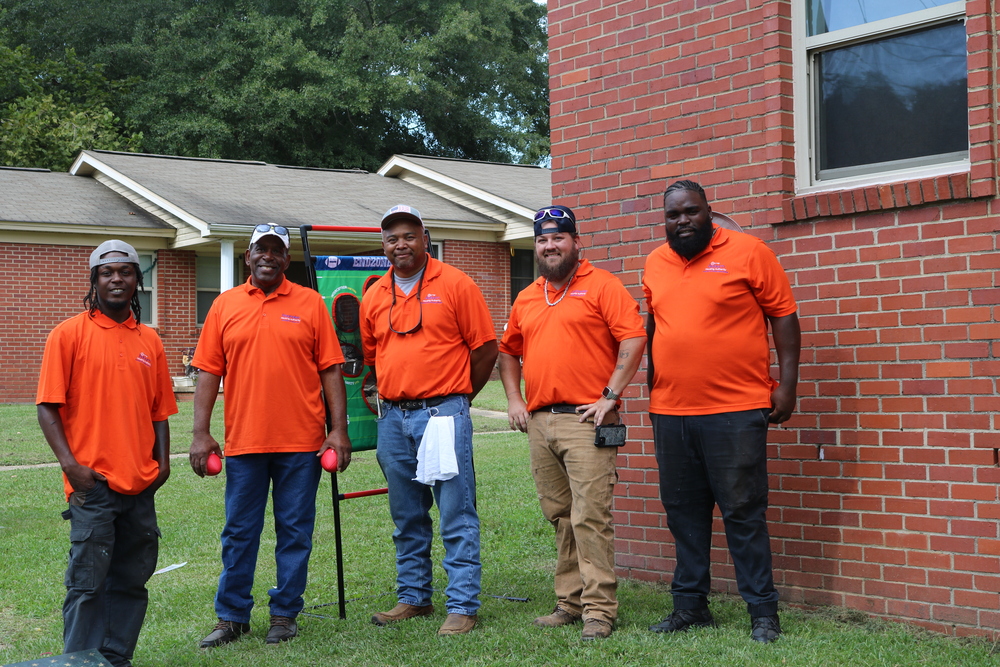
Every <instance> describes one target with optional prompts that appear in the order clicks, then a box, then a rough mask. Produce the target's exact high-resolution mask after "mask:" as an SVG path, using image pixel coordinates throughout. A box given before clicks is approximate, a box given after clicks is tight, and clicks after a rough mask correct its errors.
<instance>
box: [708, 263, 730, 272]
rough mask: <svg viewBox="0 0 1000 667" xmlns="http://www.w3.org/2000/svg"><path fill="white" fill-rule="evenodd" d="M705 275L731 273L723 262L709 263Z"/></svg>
mask: <svg viewBox="0 0 1000 667" xmlns="http://www.w3.org/2000/svg"><path fill="white" fill-rule="evenodd" d="M704 272H705V273H729V270H728V269H727V268H726V265H725V264H723V263H721V262H709V263H708V266H707V267H706V268H705V271H704Z"/></svg>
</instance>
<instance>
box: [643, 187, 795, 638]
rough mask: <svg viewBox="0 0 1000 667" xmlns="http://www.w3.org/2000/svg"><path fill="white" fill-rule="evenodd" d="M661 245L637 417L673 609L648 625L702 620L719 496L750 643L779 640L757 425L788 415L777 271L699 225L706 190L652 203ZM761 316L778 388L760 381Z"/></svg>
mask: <svg viewBox="0 0 1000 667" xmlns="http://www.w3.org/2000/svg"><path fill="white" fill-rule="evenodd" d="M663 209H664V217H665V220H666V233H667V244H666V245H663V246H660V247H659V248H657V249H656V250H654V251H653V252H652V254H650V256H649V257H648V258H647V260H646V268H645V271H644V275H643V281H642V283H643V291H644V292H645V294H646V302H647V305H648V310H649V319H648V320H647V333H648V335H649V340H650V354H649V362H648V369H649V376H648V379H649V390H650V399H649V411H650V413H651V418H652V422H653V438H654V442H655V446H656V461H657V465H658V467H659V469H660V499H661V500H662V501H663V506H664V508H665V509H666V511H667V526H668V527H669V529H670V533H671V534H672V535H673V537H674V543H675V547H676V568H675V570H674V577H673V581H672V582H671V585H670V588H671V592H672V594H673V600H674V611H673V613H671V614H670V615H669V616H668V617H667V618H666V619H665V620H663V621H662V622H661V623H658V624H656V625H653V626H651V627H650V630H652V631H654V632H679V631H685V630H687V629H688V628H690V627H699V626H714V625H715V620H714V619H713V617H712V614H711V612H710V611H709V609H708V593H709V588H710V583H711V582H710V576H709V569H710V566H711V556H710V549H711V543H712V510H713V507H714V506H715V505H716V504H718V505H719V510H720V511H721V513H722V522H723V525H724V526H725V529H726V540H727V542H728V544H729V552H730V554H731V555H732V558H733V565H734V566H735V569H736V583H737V587H738V588H739V591H740V595H742V596H743V599H744V600H745V601H746V603H747V611H748V612H749V614H750V618H751V637H752V638H753V639H754V640H755V641H758V642H762V643H769V642H772V641H774V640H775V639H777V638H778V636H779V635H780V634H781V625H780V624H779V622H778V592H777V591H776V590H775V588H774V577H773V575H772V570H771V543H770V538H769V536H768V533H767V521H766V516H765V515H766V512H767V428H768V423H774V424H780V423H782V422H784V421H786V420H787V419H788V418H789V417H790V416H791V415H792V412H793V411H794V410H795V386H796V384H797V382H798V366H799V347H800V338H801V336H800V333H799V321H798V317H797V316H796V306H795V299H794V298H793V297H792V291H791V287H790V286H789V283H788V278H787V277H786V276H785V272H784V271H783V270H782V268H781V265H780V264H779V263H778V259H777V258H776V257H775V256H774V253H773V252H772V251H771V250H770V248H768V247H767V246H766V245H765V244H764V243H763V242H762V241H761V240H760V239H758V238H756V237H754V236H751V235H749V234H741V233H739V232H736V231H731V230H728V229H723V228H721V227H718V226H716V225H714V224H713V223H712V209H711V207H710V206H709V205H708V200H707V199H706V197H705V191H704V190H703V189H702V188H701V186H700V185H698V184H697V183H695V182H693V181H678V182H676V183H674V184H672V185H671V186H670V187H668V188H667V190H666V192H665V193H664V200H663ZM768 323H770V325H771V332H772V334H773V336H774V345H775V349H776V351H777V357H778V367H779V375H780V382H778V383H776V382H775V381H774V380H772V379H771V376H770V366H771V363H770V348H769V346H768V341H767V325H768Z"/></svg>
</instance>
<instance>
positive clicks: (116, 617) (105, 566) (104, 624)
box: [63, 481, 160, 667]
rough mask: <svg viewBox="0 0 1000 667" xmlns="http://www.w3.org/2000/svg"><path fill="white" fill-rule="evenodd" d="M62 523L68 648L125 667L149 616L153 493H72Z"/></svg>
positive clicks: (104, 486) (99, 489)
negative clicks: (65, 527) (66, 528)
mask: <svg viewBox="0 0 1000 667" xmlns="http://www.w3.org/2000/svg"><path fill="white" fill-rule="evenodd" d="M63 517H64V518H67V519H69V520H70V532H69V539H70V542H71V546H70V551H69V567H68V568H67V569H66V601H65V602H64V603H63V644H64V650H65V652H66V653H72V652H74V651H85V650H87V649H95V648H96V649H98V650H99V651H100V652H101V655H103V656H104V657H105V658H106V659H107V660H108V662H110V663H111V664H112V665H115V666H116V667H117V666H118V665H128V664H130V663H129V661H130V660H131V659H132V654H133V652H134V651H135V644H136V641H137V640H138V639H139V630H140V629H141V628H142V622H143V620H144V619H145V617H146V606H147V604H148V602H149V594H148V592H147V591H146V582H147V581H148V580H149V578H150V576H152V574H153V570H155V569H156V557H157V552H158V549H159V536H160V530H159V528H157V526H156V508H155V506H154V502H153V493H152V492H148V491H143V492H142V493H139V494H138V495H134V496H130V495H125V494H122V493H118V492H116V491H112V490H111V489H109V488H108V483H107V482H100V481H99V482H97V484H95V485H94V488H92V489H90V490H89V491H86V492H84V493H80V492H76V493H74V494H73V495H72V496H71V498H70V506H69V509H67V510H66V511H65V512H63Z"/></svg>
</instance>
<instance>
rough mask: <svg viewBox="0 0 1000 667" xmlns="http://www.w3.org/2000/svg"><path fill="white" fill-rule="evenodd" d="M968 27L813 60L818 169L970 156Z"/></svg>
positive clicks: (915, 35)
mask: <svg viewBox="0 0 1000 667" xmlns="http://www.w3.org/2000/svg"><path fill="white" fill-rule="evenodd" d="M966 67H967V65H966V49H965V24H964V23H962V22H960V21H958V22H953V23H947V24H945V25H940V26H936V27H933V28H928V29H926V30H920V31H918V32H912V33H907V34H904V35H897V36H894V37H889V38H886V39H879V40H875V41H872V42H867V43H864V44H856V45H854V46H848V47H845V48H841V49H835V50H832V51H826V52H823V53H820V54H818V55H817V56H816V71H817V75H818V76H817V83H818V86H819V91H818V99H819V105H818V106H819V110H818V112H819V119H818V120H819V131H818V135H819V136H818V144H819V154H820V160H819V168H820V171H821V172H822V171H823V170H829V169H840V168H843V167H854V166H857V165H867V164H875V163H879V162H889V161H892V160H908V159H913V158H920V157H924V156H933V155H945V154H949V153H956V152H962V151H968V148H969V124H968V92H967V83H966V77H967V72H966Z"/></svg>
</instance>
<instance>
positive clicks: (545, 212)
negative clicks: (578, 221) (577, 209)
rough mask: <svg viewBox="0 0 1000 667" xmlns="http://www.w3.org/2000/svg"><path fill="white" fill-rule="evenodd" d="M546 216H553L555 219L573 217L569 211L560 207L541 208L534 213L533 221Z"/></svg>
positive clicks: (543, 218) (569, 218) (570, 218)
mask: <svg viewBox="0 0 1000 667" xmlns="http://www.w3.org/2000/svg"><path fill="white" fill-rule="evenodd" d="M546 218H554V219H557V220H558V219H560V218H566V219H567V220H572V219H573V217H572V216H571V215H570V214H569V213H567V212H566V211H564V210H562V209H561V208H543V209H542V210H540V211H539V212H538V213H536V214H535V222H539V221H541V220H545V219H546Z"/></svg>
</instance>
